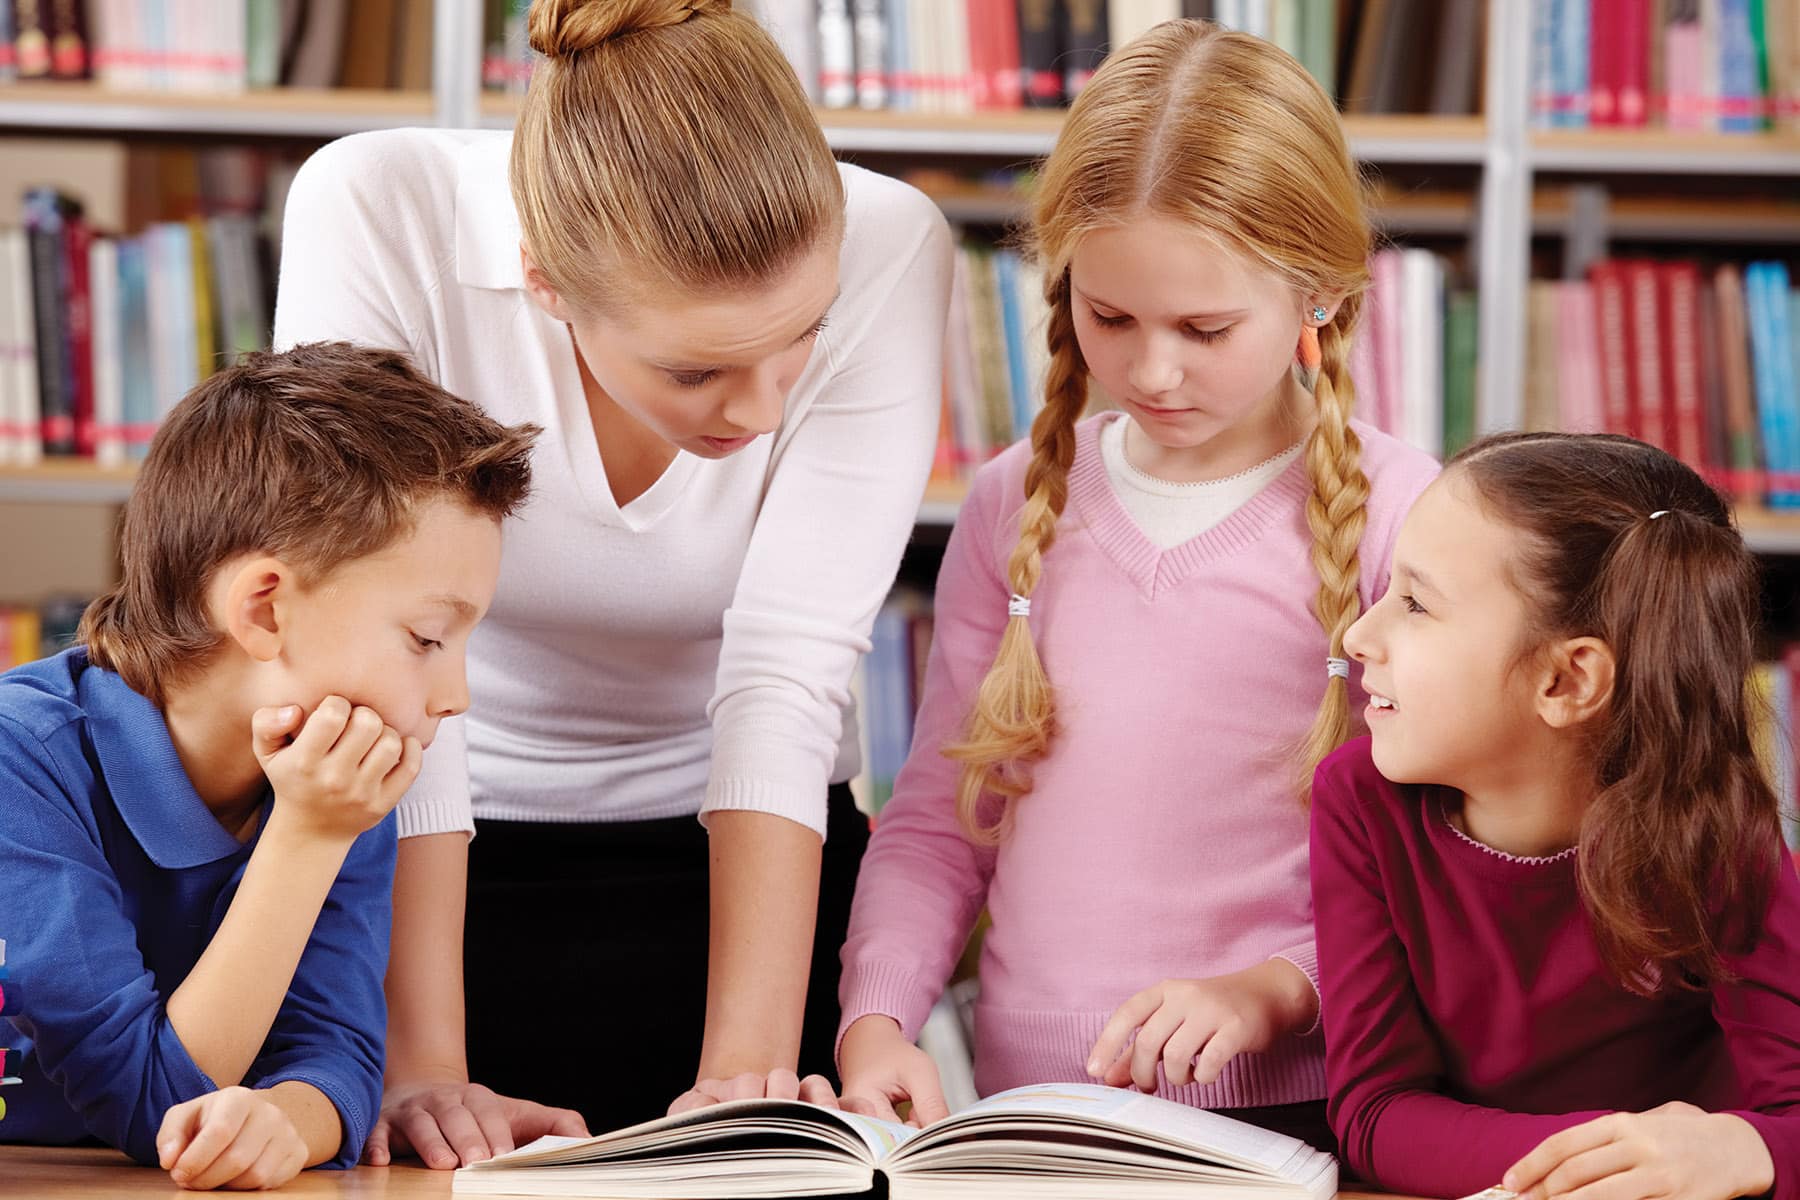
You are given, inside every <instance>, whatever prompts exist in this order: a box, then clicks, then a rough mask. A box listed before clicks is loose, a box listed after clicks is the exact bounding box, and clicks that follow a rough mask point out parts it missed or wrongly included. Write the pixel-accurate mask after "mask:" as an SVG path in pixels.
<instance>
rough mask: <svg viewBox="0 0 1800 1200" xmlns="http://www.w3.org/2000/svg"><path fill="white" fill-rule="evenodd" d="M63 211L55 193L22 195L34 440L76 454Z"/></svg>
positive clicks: (46, 449)
mask: <svg viewBox="0 0 1800 1200" xmlns="http://www.w3.org/2000/svg"><path fill="white" fill-rule="evenodd" d="M62 225H63V212H62V202H61V198H60V197H58V196H57V195H56V194H55V193H54V192H49V191H45V190H41V189H34V190H32V191H30V192H28V193H26V197H25V231H26V237H27V239H28V241H29V244H30V247H31V294H32V314H33V320H34V322H35V324H34V329H35V331H36V337H37V376H38V414H39V415H38V419H39V434H38V436H39V441H40V443H41V445H42V446H43V450H44V453H45V454H56V455H69V454H73V453H75V414H74V407H73V403H72V401H73V396H72V394H71V391H70V388H71V383H70V380H69V378H68V313H67V310H66V309H65V308H64V301H63V297H64V294H65V290H66V285H65V283H64V280H63V277H62V273H63V249H62V240H63V228H62Z"/></svg>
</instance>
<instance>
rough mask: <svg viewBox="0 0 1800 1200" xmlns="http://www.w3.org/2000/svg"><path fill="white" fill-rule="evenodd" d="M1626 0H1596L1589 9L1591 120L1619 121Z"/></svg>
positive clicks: (1597, 121)
mask: <svg viewBox="0 0 1800 1200" xmlns="http://www.w3.org/2000/svg"><path fill="white" fill-rule="evenodd" d="M1624 2H1625V0H1593V3H1592V5H1591V7H1590V8H1589V9H1588V14H1589V15H1588V123H1589V124H1591V125H1617V124H1618V123H1619V73H1618V65H1617V64H1618V57H1619V39H1618V32H1617V31H1618V28H1619V6H1620V5H1621V4H1622V3H1624Z"/></svg>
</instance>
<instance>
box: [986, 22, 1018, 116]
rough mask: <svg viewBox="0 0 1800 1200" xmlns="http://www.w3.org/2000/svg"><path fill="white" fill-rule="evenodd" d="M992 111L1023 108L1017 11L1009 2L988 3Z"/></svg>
mask: <svg viewBox="0 0 1800 1200" xmlns="http://www.w3.org/2000/svg"><path fill="white" fill-rule="evenodd" d="M992 4H993V31H994V59H993V61H994V107H995V108H998V109H1001V110H1003V111H1008V112H1010V111H1013V110H1016V109H1019V108H1022V107H1024V104H1025V73H1024V69H1023V67H1024V64H1023V62H1022V52H1021V50H1020V47H1019V10H1018V7H1017V5H1015V4H1014V2H1013V0H992Z"/></svg>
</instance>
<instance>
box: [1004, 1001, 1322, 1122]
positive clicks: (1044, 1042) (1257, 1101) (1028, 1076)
mask: <svg viewBox="0 0 1800 1200" xmlns="http://www.w3.org/2000/svg"><path fill="white" fill-rule="evenodd" d="M1111 1017H1112V1014H1111V1013H1108V1012H1086V1013H1071V1012H1033V1011H1029V1010H1025V1009H1017V1008H997V1007H995V1006H993V1005H990V1004H981V1003H977V1004H976V1005H975V1090H976V1091H978V1092H980V1093H981V1094H982V1095H983V1096H991V1095H993V1094H994V1093H995V1092H1003V1091H1005V1090H1006V1089H1008V1088H1015V1087H1023V1086H1025V1085H1026V1084H1032V1083H1092V1082H1094V1081H1093V1079H1092V1078H1090V1077H1089V1075H1088V1073H1087V1056H1088V1053H1089V1052H1090V1051H1092V1050H1093V1048H1094V1043H1095V1042H1097V1041H1099V1040H1100V1031H1101V1030H1103V1029H1105V1028H1106V1022H1107V1021H1108V1020H1109V1019H1111ZM1157 1082H1158V1086H1157V1089H1156V1094H1157V1095H1158V1096H1161V1097H1162V1098H1163V1099H1165V1100H1174V1101H1176V1102H1177V1103H1179V1104H1186V1105H1190V1106H1192V1107H1194V1108H1251V1107H1258V1106H1261V1105H1267V1104H1300V1103H1302V1102H1305V1101H1308V1100H1319V1099H1323V1098H1324V1096H1325V1039H1324V1038H1322V1037H1320V1036H1318V1035H1316V1034H1315V1035H1313V1036H1310V1037H1289V1038H1283V1039H1281V1041H1279V1042H1277V1043H1276V1044H1275V1046H1274V1047H1273V1048H1272V1049H1270V1050H1267V1051H1264V1052H1263V1053H1261V1054H1240V1055H1238V1056H1237V1057H1236V1058H1233V1059H1232V1060H1231V1061H1230V1062H1229V1063H1227V1064H1226V1065H1225V1071H1224V1073H1223V1074H1221V1075H1220V1076H1219V1078H1218V1079H1217V1080H1216V1081H1215V1082H1213V1083H1211V1084H1208V1085H1206V1086H1205V1087H1201V1086H1199V1085H1197V1084H1191V1083H1190V1084H1188V1085H1187V1086H1185V1087H1170V1086H1169V1084H1168V1081H1167V1080H1165V1079H1163V1078H1162V1076H1161V1073H1160V1071H1159V1073H1158V1076H1157Z"/></svg>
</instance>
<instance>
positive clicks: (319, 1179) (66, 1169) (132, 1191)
mask: <svg viewBox="0 0 1800 1200" xmlns="http://www.w3.org/2000/svg"><path fill="white" fill-rule="evenodd" d="M236 1194H237V1193H232V1192H220V1193H218V1195H221V1196H227V1195H236ZM279 1194H281V1195H283V1196H355V1197H368V1196H381V1197H386V1198H388V1200H414V1198H419V1200H424V1198H426V1197H431V1198H433V1200H437V1198H442V1197H447V1196H449V1195H450V1172H448V1171H428V1170H426V1169H425V1168H424V1167H419V1166H395V1167H358V1168H356V1169H355V1170H354V1171H302V1172H301V1173H300V1176H299V1178H297V1179H295V1180H294V1181H293V1182H292V1183H290V1184H288V1185H287V1186H286V1187H284V1188H282V1189H281V1190H280V1193H279ZM193 1195H194V1193H193V1192H184V1191H182V1190H181V1189H180V1188H178V1187H176V1186H175V1185H174V1184H173V1183H171V1182H169V1177H168V1175H167V1174H166V1173H164V1172H162V1171H153V1170H151V1169H149V1168H147V1167H139V1166H136V1165H134V1164H133V1163H132V1162H131V1161H130V1160H129V1159H127V1158H126V1157H125V1156H124V1155H123V1154H119V1153H117V1152H116V1151H112V1150H71V1149H66V1148H47V1147H39V1146H0V1196H6V1197H9V1198H11V1197H14V1196H16V1197H19V1198H20V1200H114V1198H115V1197H123V1198H126V1200H129V1198H130V1197H136V1196H161V1197H173V1196H193ZM1338 1195H1339V1200H1400V1198H1396V1197H1391V1196H1375V1195H1372V1194H1370V1193H1366V1192H1340V1193H1338ZM596 1200H603V1198H598V1197H597V1198H596ZM671 1200H675V1198H674V1197H671Z"/></svg>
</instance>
